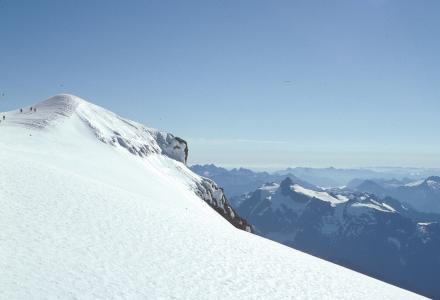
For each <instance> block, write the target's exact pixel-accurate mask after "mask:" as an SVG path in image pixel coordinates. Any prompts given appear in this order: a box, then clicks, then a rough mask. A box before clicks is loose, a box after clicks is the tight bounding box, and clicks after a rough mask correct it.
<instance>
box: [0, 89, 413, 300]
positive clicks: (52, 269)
mask: <svg viewBox="0 0 440 300" xmlns="http://www.w3.org/2000/svg"><path fill="white" fill-rule="evenodd" d="M36 108H37V111H36V112H32V113H31V112H30V109H29V108H28V107H25V108H23V109H24V112H23V113H20V112H19V111H13V112H8V113H3V114H5V115H6V120H5V121H2V122H1V124H0V166H1V170H0V205H1V210H0V228H1V230H0V299H294V298H296V299H298V298H305V299H412V298H419V297H420V296H418V295H416V294H413V293H410V292H408V291H405V290H402V289H399V288H397V287H394V286H391V285H388V284H385V283H383V282H381V281H378V280H375V279H372V278H370V277H367V276H364V275H361V274H359V273H356V272H353V271H350V270H348V269H345V268H342V267H339V266H337V265H334V264H332V263H329V262H326V261H323V260H320V259H317V258H315V257H312V256H309V255H307V254H304V253H302V252H299V251H296V250H293V249H291V248H288V247H285V246H282V245H281V244H278V243H275V242H272V241H269V240H266V239H264V238H261V237H258V236H256V235H253V234H250V233H247V232H245V231H242V230H238V229H236V228H235V227H233V226H232V225H231V224H230V223H228V222H227V221H226V220H225V219H224V218H222V217H221V216H220V215H219V214H218V213H217V212H215V211H214V210H213V209H212V208H211V207H210V206H209V205H208V204H207V203H206V202H204V201H203V200H202V199H200V198H199V197H198V196H197V195H196V194H195V193H194V186H195V182H197V181H199V180H200V177H199V176H197V175H195V174H194V173H192V172H191V171H190V170H189V169H187V168H186V166H185V165H184V163H182V160H183V159H184V158H183V157H182V156H179V153H181V152H176V153H174V152H173V151H174V150H175V149H177V148H175V147H176V146H179V145H176V144H173V143H174V142H173V141H172V140H168V141H167V138H166V135H165V136H164V135H163V134H162V133H160V134H159V133H157V132H156V131H154V130H152V129H151V130H144V129H143V128H140V127H139V126H137V125H139V124H137V123H134V122H131V121H128V120H125V119H122V118H120V117H118V116H116V115H114V114H112V113H110V112H108V111H106V110H104V109H102V108H99V107H97V106H94V105H92V104H90V103H88V102H85V101H83V100H81V99H79V98H77V97H74V96H70V95H60V96H55V97H53V98H51V99H49V100H47V101H45V102H42V103H41V104H37V105H36ZM124 124H125V125H124ZM130 127H133V130H134V131H133V130H129V128H130ZM135 128H136V129H135ZM115 132H117V134H116V133H115ZM114 136H120V137H121V138H122V139H124V142H123V143H119V142H115V143H114V144H112V142H111V141H113V139H112V137H114ZM158 136H162V138H160V137H158ZM127 142H128V143H131V144H130V145H132V146H135V147H134V148H133V149H140V147H144V146H145V147H146V148H145V149H148V150H149V151H147V150H145V153H144V154H142V155H141V154H139V153H137V152H135V153H133V152H132V151H127V147H125V146H124V145H123V144H124V143H127ZM130 145H129V146H130ZM138 146H139V147H138ZM130 147H131V146H130ZM142 149H144V148H142ZM164 154H167V155H168V156H166V155H164ZM173 156H176V157H173ZM170 157H173V158H175V159H172V158H170ZM176 159H177V160H176ZM326 200H327V199H326ZM331 200H332V201H334V199H331Z"/></svg>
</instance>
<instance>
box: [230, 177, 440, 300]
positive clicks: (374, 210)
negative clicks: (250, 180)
mask: <svg viewBox="0 0 440 300" xmlns="http://www.w3.org/2000/svg"><path fill="white" fill-rule="evenodd" d="M232 202H233V203H238V204H239V206H238V207H237V212H238V213H239V214H240V215H241V216H242V217H243V218H245V219H246V220H247V221H248V222H249V223H251V224H252V225H253V226H254V229H255V231H256V232H257V233H258V234H260V235H262V236H264V237H267V238H270V239H272V240H275V241H278V242H280V243H283V244H285V245H288V246H291V247H293V248H296V249H299V250H301V251H305V252H307V253H309V254H312V255H315V256H318V257H321V258H324V259H326V260H330V261H333V262H335V263H338V264H340V265H343V266H346V267H349V268H352V269H354V270H356V271H359V272H361V273H365V274H367V275H370V276H373V277H376V278H378V279H380V280H384V281H387V282H389V283H392V284H395V285H398V286H400V287H403V288H405V289H409V290H412V291H415V292H418V293H421V294H423V295H426V296H429V297H440V286H439V285H438V278H440V251H439V250H440V223H439V222H424V219H422V218H423V214H422V215H421V214H419V213H417V212H416V211H414V210H412V209H410V208H407V207H405V205H402V204H401V203H400V202H399V201H397V200H394V199H392V198H385V199H381V198H379V197H377V196H375V195H372V194H369V193H362V192H350V191H348V190H340V189H333V190H331V191H324V190H322V189H308V188H305V187H303V186H301V185H300V184H298V183H297V182H295V181H294V180H292V179H290V178H286V179H285V180H283V181H282V182H281V184H278V183H268V184H264V185H262V186H261V187H260V188H258V189H256V190H255V191H253V192H250V193H248V194H246V195H242V196H241V197H239V199H235V200H233V201H232ZM438 218H439V219H440V216H438Z"/></svg>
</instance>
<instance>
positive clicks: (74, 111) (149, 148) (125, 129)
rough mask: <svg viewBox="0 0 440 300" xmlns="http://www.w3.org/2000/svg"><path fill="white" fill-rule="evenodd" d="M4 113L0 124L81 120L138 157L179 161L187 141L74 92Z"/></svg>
mask: <svg viewBox="0 0 440 300" xmlns="http://www.w3.org/2000/svg"><path fill="white" fill-rule="evenodd" d="M5 117H6V120H5V122H3V123H4V124H3V125H4V126H24V127H26V128H28V129H45V128H53V127H55V128H57V127H62V126H61V125H63V124H65V123H66V122H73V123H75V124H78V123H81V124H83V125H86V128H87V130H89V131H91V132H92V133H93V134H94V135H95V137H96V138H98V139H99V140H100V141H101V142H103V143H105V144H109V145H111V146H114V147H122V148H124V149H126V150H127V151H129V152H130V153H132V154H134V155H138V156H140V157H145V156H148V155H150V154H164V155H166V156H168V157H170V158H172V159H175V160H177V161H180V162H182V163H186V161H187V158H188V145H187V143H186V141H184V140H183V139H181V138H179V137H176V136H174V135H172V134H170V133H167V132H162V131H158V130H156V129H152V128H148V127H145V126H144V125H142V124H139V123H136V122H133V121H131V120H128V119H125V118H122V117H120V116H118V115H116V114H114V113H113V112H111V111H108V110H106V109H104V108H102V107H99V106H97V105H94V104H92V103H90V102H87V101H85V100H83V99H81V98H79V97H77V96H74V95H69V94H60V95H56V96H53V97H51V98H49V99H47V100H44V101H42V102H40V103H37V104H36V105H33V106H29V107H23V108H21V109H17V110H15V111H11V112H8V113H5Z"/></svg>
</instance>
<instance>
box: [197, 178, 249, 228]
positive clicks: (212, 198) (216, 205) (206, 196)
mask: <svg viewBox="0 0 440 300" xmlns="http://www.w3.org/2000/svg"><path fill="white" fill-rule="evenodd" d="M195 193H196V194H197V195H198V196H199V197H200V198H202V199H203V200H204V201H205V202H207V203H208V204H209V205H210V206H211V207H212V208H213V209H215V210H216V211H217V212H218V213H219V214H220V215H222V216H223V217H224V218H225V219H226V220H228V221H229V222H230V223H231V224H232V225H234V226H235V227H237V228H239V229H242V230H245V231H247V232H252V228H251V226H250V225H249V224H248V222H247V221H246V220H245V219H243V218H241V217H240V216H239V215H238V214H237V213H236V212H235V211H234V209H233V208H232V207H231V205H230V204H229V202H228V200H227V199H226V196H225V194H224V192H223V189H222V188H220V187H218V186H217V184H216V183H215V182H214V181H212V180H211V179H208V178H203V177H202V180H201V181H200V182H199V183H197V189H196V190H195Z"/></svg>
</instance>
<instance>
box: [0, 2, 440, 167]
mask: <svg viewBox="0 0 440 300" xmlns="http://www.w3.org/2000/svg"><path fill="white" fill-rule="evenodd" d="M0 39H1V40H0V95H1V93H5V95H4V96H1V98H0V111H1V110H8V109H13V108H17V107H19V106H21V105H23V104H30V103H34V102H37V101H40V100H42V99H45V98H47V97H49V96H51V95H54V94H57V93H61V92H67V93H72V94H75V95H78V96H80V97H82V98H85V99H86V100H89V101H91V102H94V103H96V104H98V105H101V106H104V107H106V108H108V109H111V110H113V111H115V112H116V113H118V114H120V115H123V116H125V117H128V118H131V119H134V120H136V121H140V122H142V123H145V124H147V125H148V126H151V127H156V128H160V129H164V130H167V131H170V132H172V133H175V134H176V135H179V136H181V137H183V138H185V139H187V140H188V141H189V143H190V162H192V163H210V162H213V163H217V164H220V165H224V166H248V167H254V168H278V167H286V166H336V167H348V166H378V165H387V166H424V167H440V136H439V129H440V55H439V53H440V1H436V0H432V1H423V0H420V1H415V0H413V1H405V0H394V1H391V0H389V1H388V0H370V1H368V0H365V1H355V0H352V1H309V0H308V1H255V0H252V1H240V0H231V1H225V0H222V1H55V0H54V1H42V0H41V1H30V0H28V1H21V0H0ZM0 137H1V133H0Z"/></svg>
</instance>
